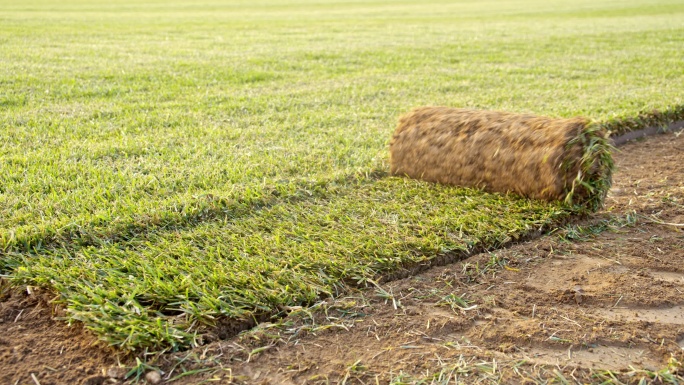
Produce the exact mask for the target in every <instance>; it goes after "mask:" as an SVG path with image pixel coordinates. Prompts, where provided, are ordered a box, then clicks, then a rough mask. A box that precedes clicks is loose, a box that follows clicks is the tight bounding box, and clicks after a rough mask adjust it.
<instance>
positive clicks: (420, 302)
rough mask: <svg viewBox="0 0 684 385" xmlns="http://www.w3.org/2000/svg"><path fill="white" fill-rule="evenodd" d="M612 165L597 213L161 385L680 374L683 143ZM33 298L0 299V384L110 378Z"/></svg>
mask: <svg viewBox="0 0 684 385" xmlns="http://www.w3.org/2000/svg"><path fill="white" fill-rule="evenodd" d="M616 162H617V165H618V172H617V173H616V175H615V177H614V188H613V190H612V191H611V194H610V195H609V197H608V200H607V207H606V212H604V213H601V214H600V215H598V216H597V217H596V218H593V219H589V220H586V221H584V222H582V224H580V225H579V226H578V225H576V226H569V227H567V228H565V229H563V230H561V231H558V232H557V233H555V234H552V235H548V236H545V237H543V238H541V239H538V240H535V241H531V242H527V243H524V244H519V245H516V246H514V247H511V248H509V249H505V250H499V251H495V252H492V253H484V254H479V255H476V256H473V257H471V258H469V259H467V260H464V261H462V262H459V263H456V264H452V265H448V266H444V267H438V268H433V269H430V270H428V271H426V272H424V273H422V274H419V275H416V276H413V277H410V278H407V279H403V280H399V281H393V282H385V283H380V284H378V286H377V288H375V289H371V290H365V291H359V292H355V293H350V294H349V295H348V296H347V297H344V298H340V299H338V300H336V301H328V302H324V303H321V304H318V306H317V307H316V308H315V309H314V310H307V309H291V310H292V313H291V315H290V316H289V317H288V318H286V319H284V320H282V321H281V322H279V323H278V324H262V325H260V326H259V327H258V328H257V329H255V330H253V331H251V332H249V333H247V334H244V335H242V336H240V337H236V338H232V339H229V340H220V341H215V342H212V343H210V344H208V345H206V346H202V347H199V348H197V349H195V350H193V351H189V352H183V353H177V354H172V355H165V356H163V357H162V358H161V359H160V360H159V361H158V362H157V364H158V365H159V366H160V367H161V369H162V370H163V375H162V377H163V378H164V379H167V380H168V379H174V378H175V380H174V381H173V382H172V383H184V384H194V383H198V382H201V381H203V380H210V381H212V380H213V381H217V382H218V383H230V382H231V381H232V382H237V383H250V384H288V383H292V384H302V383H307V384H327V383H346V384H375V383H389V382H390V381H394V383H397V384H398V383H416V382H418V381H420V380H426V382H424V383H431V381H433V383H445V380H447V379H451V380H455V379H458V380H460V381H462V382H465V383H478V382H487V383H491V382H492V381H495V382H503V383H524V382H532V383H538V382H544V381H548V380H549V379H555V380H558V381H559V382H564V381H567V382H568V383H587V382H592V383H597V382H601V381H603V380H608V379H611V376H613V377H615V378H616V379H618V380H620V381H622V382H637V381H638V380H639V379H640V378H642V377H647V378H648V377H649V376H653V375H656V374H658V373H657V371H659V370H661V372H660V374H659V375H660V376H661V377H662V378H664V379H666V378H667V377H666V376H668V375H677V376H684V369H682V367H681V366H678V365H677V364H676V361H679V362H684V228H683V227H681V226H680V227H677V226H672V225H664V224H662V223H661V222H667V223H675V224H681V223H684V165H683V162H684V134H681V135H679V136H676V135H674V134H667V135H661V136H657V137H652V138H649V139H646V140H645V141H643V142H640V143H632V144H628V145H626V146H625V147H623V148H622V152H621V153H618V154H617V155H616ZM606 218H608V219H609V221H608V222H606V221H600V220H599V219H606ZM8 293H9V291H8ZM7 295H8V294H5V297H7ZM45 301H46V298H45V296H44V295H42V294H40V293H34V294H32V295H28V294H25V293H23V294H18V293H14V294H11V295H9V297H8V298H6V299H5V301H4V302H0V336H2V337H0V383H3V384H5V383H7V384H14V383H17V384H35V383H40V384H42V385H46V384H72V383H81V382H85V383H89V384H104V383H120V382H121V381H120V380H119V379H117V378H116V377H118V376H120V375H121V374H122V373H121V371H116V370H110V372H109V375H107V369H109V368H111V367H112V366H115V365H116V364H117V358H116V357H115V355H114V354H113V352H111V351H109V350H107V349H103V348H102V347H99V346H94V345H93V343H95V340H94V339H93V338H92V337H91V336H89V335H88V334H87V333H85V332H83V331H82V330H80V328H78V327H71V328H69V327H67V326H65V325H64V324H63V323H61V322H59V321H54V320H52V319H51V315H50V314H49V313H50V310H49V306H47V305H45ZM122 362H123V363H129V364H130V361H128V362H127V361H125V360H123V361H122ZM668 364H669V365H670V370H669V371H667V368H668ZM630 367H631V368H632V369H630ZM641 369H644V370H641ZM605 370H610V371H613V372H607V371H605ZM115 372H116V373H115ZM179 375H180V376H181V377H178V376H179ZM32 376H33V377H32ZM663 376H664V377H663ZM34 377H35V378H34ZM680 381H682V379H681V377H680Z"/></svg>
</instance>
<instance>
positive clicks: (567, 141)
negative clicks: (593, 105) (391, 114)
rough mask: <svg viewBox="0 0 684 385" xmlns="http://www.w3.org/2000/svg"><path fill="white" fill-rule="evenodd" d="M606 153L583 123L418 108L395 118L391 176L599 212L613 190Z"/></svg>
mask: <svg viewBox="0 0 684 385" xmlns="http://www.w3.org/2000/svg"><path fill="white" fill-rule="evenodd" d="M611 149H612V146H611V145H610V143H609V142H608V140H607V136H606V133H605V132H604V131H603V130H602V129H601V127H600V126H599V125H597V124H594V123H592V122H591V121H589V120H588V119H585V118H572V119H552V118H547V117H541V116H534V115H524V114H513V113H507V112H498V111H479V110H472V109H459V108H449V107H420V108H417V109H415V110H413V111H411V112H409V113H408V114H406V115H404V116H403V117H401V118H400V120H399V125H398V127H397V129H396V131H395V132H394V135H393V137H392V139H391V141H390V172H391V174H392V175H405V176H408V177H411V178H416V179H421V180H425V181H430V182H437V183H444V184H449V185H456V186H464V187H474V188H481V189H484V190H485V191H489V192H500V193H508V192H514V193H517V194H519V195H522V196H525V197H529V198H534V199H544V200H548V201H552V200H564V201H565V202H566V203H569V204H572V205H579V206H582V207H584V208H587V209H590V210H596V209H598V208H600V207H601V206H602V205H603V200H604V198H605V196H606V193H607V192H608V189H610V185H611V176H612V171H613V160H612V157H611Z"/></svg>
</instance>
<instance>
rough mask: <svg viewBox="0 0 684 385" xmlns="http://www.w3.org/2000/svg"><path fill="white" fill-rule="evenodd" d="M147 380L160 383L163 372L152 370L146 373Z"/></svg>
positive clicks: (151, 382) (150, 382)
mask: <svg viewBox="0 0 684 385" xmlns="http://www.w3.org/2000/svg"><path fill="white" fill-rule="evenodd" d="M145 381H147V383H149V384H158V383H160V382H161V374H159V372H157V371H156V370H152V371H149V372H147V374H145Z"/></svg>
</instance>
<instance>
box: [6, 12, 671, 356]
mask: <svg viewBox="0 0 684 385" xmlns="http://www.w3.org/2000/svg"><path fill="white" fill-rule="evenodd" d="M683 21H684V3H682V2H681V1H675V0H672V1H667V0H659V1H652V0H626V1H608V0H591V1H589V0H580V1H574V2H567V1H561V0H553V1H548V0H544V1H541V0H519V1H485V2H479V1H478V2H475V1H432V2H423V1H417V0H406V1H373V2H370V1H368V2H367V1H335V2H333V1H313V0H297V1H287V2H285V1H275V0H271V1H259V0H255V1H231V2H228V1H226V2H218V1H204V2H201V3H196V2H191V3H188V2H180V1H179V2H173V1H118V0H114V1H78V0H67V1H63V2H59V3H55V2H52V1H47V0H43V1H35V0H26V1H23V2H16V1H8V0H0V135H2V140H1V141H0V258H1V259H0V273H1V274H3V275H4V276H6V277H9V279H10V280H11V281H12V282H14V283H15V284H27V285H38V286H46V287H49V288H51V289H53V290H55V291H56V292H57V293H59V294H60V296H61V300H62V301H63V302H64V303H65V304H66V305H67V307H68V317H69V319H70V320H80V321H82V322H84V323H85V324H86V325H87V326H88V327H89V328H91V329H92V330H94V331H95V332H96V333H98V334H99V335H100V336H101V338H103V339H104V340H106V341H108V342H109V343H111V344H114V345H117V346H121V347H122V348H125V349H139V348H150V349H167V348H171V349H174V348H182V347H184V346H188V345H191V344H194V343H196V340H197V337H196V334H197V333H201V332H202V331H203V330H205V329H206V328H207V327H212V325H214V323H215V322H217V320H219V319H221V318H224V319H247V318H250V317H261V316H263V315H269V314H278V313H279V312H282V311H283V309H286V308H287V306H294V305H301V304H306V303H312V302H314V301H316V300H317V299H319V298H321V297H322V296H327V295H335V294H336V293H337V292H339V290H343V289H344V286H345V285H348V284H364V282H366V281H367V280H368V279H373V278H377V277H379V276H381V275H384V274H390V273H392V272H394V271H396V270H398V269H401V268H405V267H408V266H412V265H415V264H419V263H429V261H430V260H431V259H433V258H434V257H436V256H438V255H441V254H445V253H450V252H463V251H469V250H472V249H473V248H490V247H496V246H497V245H500V244H501V243H504V242H507V241H509V240H511V239H515V238H517V237H522V236H524V235H525V234H528V233H530V232H531V231H537V230H538V229H540V228H544V227H548V226H552V225H553V224H554V223H558V222H559V221H561V220H563V219H564V218H566V217H567V216H568V215H572V212H571V211H570V210H568V208H565V207H563V206H561V205H560V204H548V203H543V202H535V201H528V200H524V199H520V198H516V197H513V196H502V195H496V194H485V193H482V192H479V191H474V190H467V189H459V188H453V187H446V186H435V185H430V184H426V183H421V182H416V181H409V180H405V179H402V178H392V177H387V175H386V171H387V169H388V166H387V163H388V151H387V145H388V142H389V137H390V135H391V133H392V132H393V130H394V127H395V125H396V120H397V117H398V115H400V114H401V113H403V112H405V111H408V110H409V109H410V108H412V107H415V106H418V105H426V104H427V105H449V106H454V107H475V108H486V109H502V110H508V111H514V112H532V113H535V114H540V115H549V116H557V117H570V116H575V115H584V116H588V117H590V118H594V119H597V120H600V121H612V122H613V124H614V125H615V127H618V128H619V124H615V122H620V121H622V120H625V119H630V118H634V117H636V116H638V114H639V113H641V112H649V111H652V110H654V109H659V110H665V109H668V108H671V109H672V108H674V109H681V106H682V105H684V96H683V94H682V92H681V90H682V89H684V61H683V60H682V47H684V24H683Z"/></svg>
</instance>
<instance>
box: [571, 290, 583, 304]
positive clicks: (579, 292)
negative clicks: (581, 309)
mask: <svg viewBox="0 0 684 385" xmlns="http://www.w3.org/2000/svg"><path fill="white" fill-rule="evenodd" d="M573 291H574V292H575V302H577V304H578V305H579V304H581V303H582V294H584V291H583V290H582V287H581V286H575V287H574V288H573Z"/></svg>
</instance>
